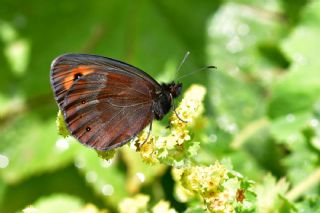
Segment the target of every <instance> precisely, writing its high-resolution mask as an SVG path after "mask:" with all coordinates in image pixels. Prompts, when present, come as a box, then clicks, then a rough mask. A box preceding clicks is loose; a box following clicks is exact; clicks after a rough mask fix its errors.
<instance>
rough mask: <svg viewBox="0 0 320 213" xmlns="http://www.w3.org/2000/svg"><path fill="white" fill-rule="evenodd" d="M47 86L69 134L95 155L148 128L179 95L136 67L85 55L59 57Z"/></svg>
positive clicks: (177, 89)
mask: <svg viewBox="0 0 320 213" xmlns="http://www.w3.org/2000/svg"><path fill="white" fill-rule="evenodd" d="M50 82H51V86H52V89H53V92H54V96H55V100H56V102H57V104H58V106H59V109H60V110H61V111H62V112H63V116H64V119H65V122H66V125H67V128H68V130H69V132H70V133H71V135H72V136H74V137H75V138H76V139H78V140H79V142H81V143H82V144H84V145H86V146H89V147H92V148H94V149H96V150H111V149H114V148H117V147H120V146H122V145H124V144H126V143H128V142H129V141H130V140H131V139H133V138H134V137H135V136H136V135H137V134H138V133H139V132H141V131H142V130H143V129H144V128H145V127H146V126H148V125H150V127H151V124H152V122H153V120H154V119H156V120H161V119H162V118H163V117H164V116H165V115H166V114H167V113H168V112H169V111H170V109H171V108H172V106H173V100H174V99H175V98H177V97H178V96H179V95H180V93H181V90H182V84H181V83H175V82H171V83H169V84H165V83H163V84H159V83H158V82H157V81H156V80H154V79H153V78H152V77H151V76H150V75H148V74H147V73H145V72H144V71H142V70H140V69H139V68H137V67H134V66H132V65H129V64H127V63H124V62H121V61H118V60H115V59H111V58H107V57H103V56H98V55H89V54H65V55H62V56H59V57H57V58H56V59H55V60H54V61H53V62H52V64H51V71H50ZM150 130H151V128H150ZM150 130H149V132H150Z"/></svg>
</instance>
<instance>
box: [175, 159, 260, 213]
mask: <svg viewBox="0 0 320 213" xmlns="http://www.w3.org/2000/svg"><path fill="white" fill-rule="evenodd" d="M172 174H173V177H174V179H175V181H176V184H177V185H176V190H175V192H176V195H177V198H178V199H179V200H180V201H182V202H187V201H188V200H191V199H192V198H194V197H196V196H199V197H200V198H201V199H202V200H203V203H204V205H205V209H207V210H208V211H209V212H218V213H220V212H221V213H223V212H242V211H244V210H247V211H248V212H249V211H250V210H252V208H253V206H252V203H253V202H251V199H252V198H253V197H254V193H253V192H252V182H250V181H247V180H245V179H244V178H243V177H242V176H241V175H240V174H238V173H236V172H234V171H231V170H228V169H227V168H226V167H225V166H224V165H222V164H220V163H219V162H215V163H214V164H213V165H210V166H187V167H185V168H174V169H173V170H172ZM253 200H254V199H253Z"/></svg>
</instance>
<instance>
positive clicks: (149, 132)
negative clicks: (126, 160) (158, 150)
mask: <svg viewBox="0 0 320 213" xmlns="http://www.w3.org/2000/svg"><path fill="white" fill-rule="evenodd" d="M152 123H153V122H152V121H151V123H150V125H149V131H148V135H147V137H146V139H145V140H144V141H143V143H142V144H141V145H140V147H139V148H141V147H142V146H143V144H145V143H146V142H147V141H148V139H149V137H150V134H151V131H152Z"/></svg>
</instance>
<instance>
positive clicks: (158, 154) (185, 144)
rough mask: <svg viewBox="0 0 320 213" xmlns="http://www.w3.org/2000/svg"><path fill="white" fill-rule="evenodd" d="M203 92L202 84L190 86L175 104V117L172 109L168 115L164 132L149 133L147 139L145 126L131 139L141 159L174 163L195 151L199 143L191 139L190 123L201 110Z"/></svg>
mask: <svg viewBox="0 0 320 213" xmlns="http://www.w3.org/2000/svg"><path fill="white" fill-rule="evenodd" d="M205 94H206V90H205V88H204V87H202V86H200V85H193V86H191V87H190V88H189V89H188V90H187V91H186V92H185V95H184V97H183V99H182V101H181V102H180V105H179V106H178V107H177V108H176V113H177V114H178V116H179V117H177V116H176V114H175V113H173V114H172V116H171V117H170V130H169V131H167V133H166V134H164V135H160V136H155V135H152V134H150V136H149V138H148V140H147V141H146V139H147V135H148V133H147V130H145V131H143V132H142V133H141V134H139V135H138V137H137V138H136V140H135V141H134V143H135V144H136V147H140V149H139V151H140V154H141V157H142V158H143V160H144V161H145V162H147V163H151V164H154V163H159V162H160V163H165V164H169V165H178V164H181V162H184V161H185V160H187V159H188V158H190V157H192V156H195V155H196V154H197V150H198V149H199V143H198V142H192V141H191V136H190V127H192V126H193V123H194V121H195V120H196V119H198V118H200V116H201V114H202V113H203V109H204V108H203V104H202V101H203V99H204V96H205ZM184 121H186V122H184ZM193 145H194V146H193ZM182 164H184V163H182Z"/></svg>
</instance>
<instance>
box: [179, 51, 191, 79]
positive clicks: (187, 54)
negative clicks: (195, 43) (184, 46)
mask: <svg viewBox="0 0 320 213" xmlns="http://www.w3.org/2000/svg"><path fill="white" fill-rule="evenodd" d="M189 55H190V52H189V51H187V52H186V54H185V55H184V57H183V59H182V61H181V62H180V64H179V66H178V69H177V72H176V75H177V74H178V72H179V71H180V70H181V67H182V65H183V64H184V62H186V60H187V58H188V57H189Z"/></svg>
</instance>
